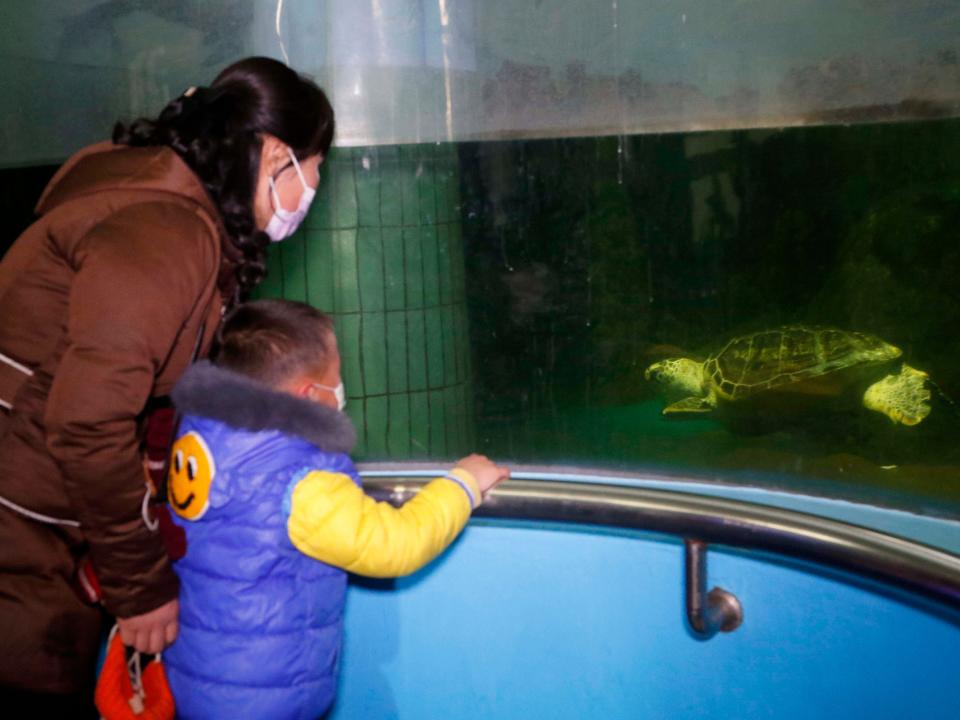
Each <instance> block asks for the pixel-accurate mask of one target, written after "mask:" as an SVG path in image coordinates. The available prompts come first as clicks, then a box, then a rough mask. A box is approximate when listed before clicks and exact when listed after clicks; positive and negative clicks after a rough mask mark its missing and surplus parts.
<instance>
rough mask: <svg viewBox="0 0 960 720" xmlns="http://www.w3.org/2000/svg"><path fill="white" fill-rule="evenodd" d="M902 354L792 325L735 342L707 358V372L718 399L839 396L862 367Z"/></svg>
mask: <svg viewBox="0 0 960 720" xmlns="http://www.w3.org/2000/svg"><path fill="white" fill-rule="evenodd" d="M900 355H901V351H900V349H899V348H898V347H896V346H894V345H891V344H889V343H886V342H884V341H883V340H881V339H880V338H878V337H876V336H875V335H870V334H868V333H861V332H852V331H849V330H838V329H836V328H829V327H809V326H803V325H787V326H784V327H780V328H776V329H772V330H764V331H761V332H756V333H752V334H750V335H741V336H739V337H736V338H734V339H732V340H731V341H730V342H728V343H727V344H726V346H724V347H723V349H721V350H720V351H719V352H718V353H716V354H715V355H712V356H711V357H710V358H708V359H707V361H706V370H707V375H708V377H709V378H710V380H711V381H712V382H713V384H714V386H715V390H716V392H717V393H718V395H719V396H720V397H721V398H723V399H725V400H731V401H737V400H741V399H743V398H746V397H749V396H751V395H755V394H756V393H760V392H766V391H769V390H775V389H789V390H792V391H796V392H804V391H805V390H806V389H807V388H809V392H810V393H811V394H814V393H816V394H826V393H829V392H830V391H832V390H835V391H836V392H840V391H841V390H842V389H843V387H844V386H845V384H846V383H847V382H848V379H849V378H851V377H852V376H856V374H857V373H856V370H857V369H858V368H860V369H863V370H864V371H869V369H870V368H873V367H875V366H877V365H882V364H885V363H889V362H890V361H891V360H894V359H896V358H898V357H899V356H900ZM845 370H851V371H853V372H841V371H845ZM787 386H793V387H789V388H788V387H787ZM814 388H816V389H814Z"/></svg>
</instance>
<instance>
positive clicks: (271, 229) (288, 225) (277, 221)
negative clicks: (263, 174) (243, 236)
mask: <svg viewBox="0 0 960 720" xmlns="http://www.w3.org/2000/svg"><path fill="white" fill-rule="evenodd" d="M287 152H288V153H290V158H291V159H292V160H293V166H294V167H295V168H296V169H297V175H298V176H299V177H300V184H301V185H303V194H302V195H301V196H300V204H299V205H297V209H296V210H287V209H285V208H284V207H283V206H282V205H281V204H280V195H279V193H277V186H276V184H274V182H273V178H272V177H271V178H268V179H267V182H268V183H270V196H271V198H272V199H273V217H271V218H270V222H268V223H267V227H266V229H265V230H264V232H266V233H267V235H269V236H270V239H271V240H272V241H273V242H280V241H281V240H285V239H287V238H288V237H290V236H291V235H293V233H295V232H296V230H297V228H298V227H300V223H302V222H303V219H304V218H305V217H306V216H307V211H308V210H309V209H310V203H312V202H313V197H314V195H316V194H317V191H316V190H314V189H313V188H312V187H310V186H309V185H307V179H306V178H305V177H304V176H303V170H301V169H300V163H298V162H297V156H296V155H294V154H293V150H291V149H290V148H287Z"/></svg>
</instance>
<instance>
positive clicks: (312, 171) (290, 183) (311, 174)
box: [253, 135, 323, 230]
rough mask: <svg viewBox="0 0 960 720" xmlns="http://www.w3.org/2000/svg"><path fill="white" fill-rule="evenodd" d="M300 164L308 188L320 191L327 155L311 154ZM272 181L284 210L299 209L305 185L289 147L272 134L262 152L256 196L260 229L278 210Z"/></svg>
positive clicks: (255, 215) (254, 199)
mask: <svg viewBox="0 0 960 720" xmlns="http://www.w3.org/2000/svg"><path fill="white" fill-rule="evenodd" d="M299 163H300V169H301V170H302V171H303V177H304V179H305V180H306V181H307V185H309V186H310V187H312V188H314V189H316V188H317V186H318V185H319V184H320V165H321V164H323V156H322V155H320V154H317V155H311V156H310V157H307V158H304V159H303V160H300V161H299ZM270 178H273V183H274V186H275V187H276V188H277V195H278V196H279V197H280V204H281V205H282V206H283V208H284V209H285V210H296V209H297V206H298V205H299V204H300V196H301V195H302V194H303V184H302V183H301V182H300V176H299V175H298V174H297V169H296V167H294V164H293V160H292V159H291V158H290V151H289V148H288V146H287V145H285V144H284V143H283V142H281V141H280V140H278V139H277V138H275V137H273V136H272V135H266V136H264V140H263V147H262V149H261V151H260V171H259V174H258V176H257V187H256V190H255V191H254V196H253V219H254V222H255V223H256V226H257V229H258V230H263V229H265V228H266V227H267V223H269V222H270V218H271V217H272V216H273V211H274V210H275V209H276V208H275V207H274V202H273V194H272V193H271V192H270Z"/></svg>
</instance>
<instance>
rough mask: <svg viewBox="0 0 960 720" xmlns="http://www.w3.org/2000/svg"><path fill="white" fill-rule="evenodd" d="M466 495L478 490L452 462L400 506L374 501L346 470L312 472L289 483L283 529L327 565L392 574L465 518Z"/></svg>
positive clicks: (423, 557) (421, 561)
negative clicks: (291, 485)
mask: <svg viewBox="0 0 960 720" xmlns="http://www.w3.org/2000/svg"><path fill="white" fill-rule="evenodd" d="M451 477H455V478H456V480H453V479H451ZM468 489H469V491H470V494H469V495H468V493H467V492H466V490H468ZM471 499H476V500H479V499H480V489H479V487H478V486H477V482H476V480H474V478H473V476H472V475H471V474H470V473H468V472H466V471H465V470H461V469H460V468H457V469H455V470H452V471H451V472H450V473H449V476H448V477H444V478H437V479H436V480H433V481H432V482H430V483H428V484H427V485H426V486H424V488H423V489H422V490H420V492H419V493H417V495H416V496H415V497H414V498H413V499H411V500H410V501H409V502H407V503H406V504H405V505H404V506H403V507H401V508H395V507H393V506H392V505H390V504H389V503H385V502H377V501H376V500H374V499H373V498H371V497H369V496H368V495H366V494H365V493H364V492H363V490H362V489H360V488H359V487H357V485H356V484H355V483H354V482H353V481H352V480H351V479H350V478H349V477H347V476H346V475H342V474H340V473H334V472H322V471H315V472H311V473H309V474H308V475H307V476H306V477H304V478H303V479H302V480H300V482H298V483H297V485H296V486H295V487H294V489H293V493H292V496H291V504H290V517H289V518H288V519H287V533H288V535H289V536H290V541H291V542H292V543H293V544H294V546H295V547H296V548H297V549H298V550H300V552H302V553H304V554H306V555H309V556H310V557H312V558H316V559H317V560H321V561H323V562H325V563H327V564H328V565H334V566H336V567H339V568H343V569H344V570H347V571H349V572H352V573H357V574H358V575H367V576H369V577H399V576H401V575H408V574H410V573H412V572H414V571H416V570H419V569H420V568H422V567H423V566H424V565H426V564H427V563H428V562H430V561H431V560H433V559H434V558H435V557H436V556H437V555H439V554H440V553H441V552H443V551H444V549H446V547H447V546H448V545H449V544H450V543H451V542H453V540H454V538H456V537H457V535H459V534H460V531H461V530H463V528H464V526H465V525H466V524H467V521H468V520H469V519H470V512H471V511H472V510H473V507H472V502H471Z"/></svg>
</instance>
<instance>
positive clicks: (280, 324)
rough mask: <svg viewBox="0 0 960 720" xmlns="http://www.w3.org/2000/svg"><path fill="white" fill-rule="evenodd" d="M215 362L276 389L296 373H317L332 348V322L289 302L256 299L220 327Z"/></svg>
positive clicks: (327, 359) (330, 319)
mask: <svg viewBox="0 0 960 720" xmlns="http://www.w3.org/2000/svg"><path fill="white" fill-rule="evenodd" d="M218 345H219V348H218V350H217V353H216V356H215V357H214V360H213V362H214V364H215V365H217V366H219V367H222V368H224V369H226V370H231V371H233V372H236V373H239V374H241V375H246V376H247V377H250V378H253V379H255V380H258V381H260V382H262V383H264V384H266V385H269V386H271V387H279V386H280V385H282V384H284V383H285V382H287V381H288V380H291V379H293V378H295V377H297V376H298V375H301V374H307V373H309V374H313V375H321V374H323V372H324V371H325V370H326V369H327V365H328V363H329V362H330V351H331V349H332V347H333V345H334V335H333V319H332V318H331V317H330V316H329V315H327V314H325V313H323V312H321V311H319V310H317V309H316V308H314V307H311V306H310V305H307V304H305V303H301V302H295V301H293V300H255V301H253V302H248V303H244V304H243V305H240V306H239V307H237V308H235V309H234V310H233V311H232V312H230V314H229V315H227V317H226V318H224V321H223V324H222V325H221V326H220V332H219V334H218Z"/></svg>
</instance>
